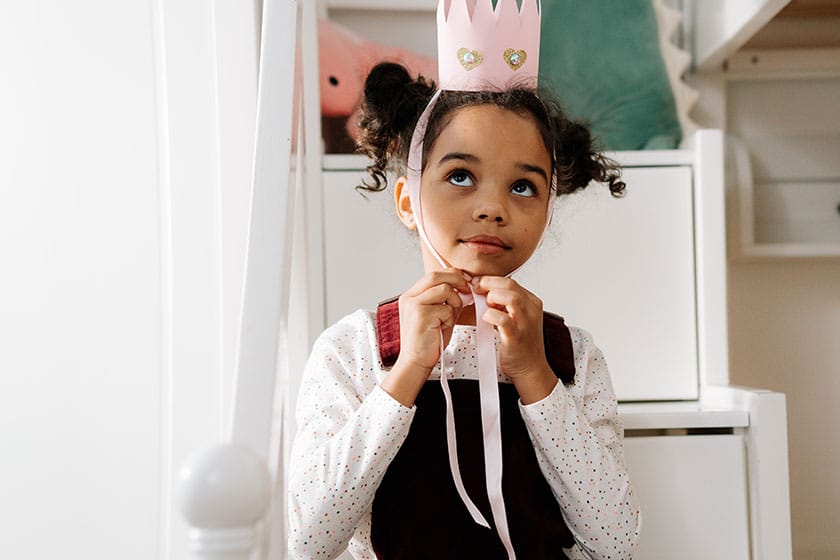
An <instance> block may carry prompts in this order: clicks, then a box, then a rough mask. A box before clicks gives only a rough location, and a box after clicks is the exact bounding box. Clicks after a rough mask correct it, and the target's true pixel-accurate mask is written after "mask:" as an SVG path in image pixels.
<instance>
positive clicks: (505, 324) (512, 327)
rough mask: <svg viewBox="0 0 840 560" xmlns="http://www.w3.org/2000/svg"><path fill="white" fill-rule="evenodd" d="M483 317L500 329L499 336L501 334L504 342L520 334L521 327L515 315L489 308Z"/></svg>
mask: <svg viewBox="0 0 840 560" xmlns="http://www.w3.org/2000/svg"><path fill="white" fill-rule="evenodd" d="M481 319H482V320H483V321H485V322H487V323H490V324H491V325H493V326H494V327H496V328H497V329H498V330H499V336H501V338H502V341H503V342H504V341H506V340H511V339H513V338H516V337H517V336H518V334H519V328H518V326H517V324H516V321H514V319H513V317H511V316H510V315H508V314H507V313H505V312H504V311H500V310H499V309H494V308H492V307H490V308H488V309H487V311H485V312H484V315H482V316H481Z"/></svg>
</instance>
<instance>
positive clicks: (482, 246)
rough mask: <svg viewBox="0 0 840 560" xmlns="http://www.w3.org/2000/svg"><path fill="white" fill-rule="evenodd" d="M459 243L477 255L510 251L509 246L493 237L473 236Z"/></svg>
mask: <svg viewBox="0 0 840 560" xmlns="http://www.w3.org/2000/svg"><path fill="white" fill-rule="evenodd" d="M461 243H463V244H464V245H466V246H467V247H469V248H470V249H473V250H475V251H477V252H479V253H483V254H488V255H494V254H498V253H501V252H503V251H506V250H508V249H510V248H511V247H510V245H508V244H507V243H505V242H504V241H502V240H501V239H499V238H498V237H496V236H494V235H474V236H472V237H467V238H465V239H462V240H461Z"/></svg>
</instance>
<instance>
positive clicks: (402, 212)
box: [394, 177, 417, 229]
mask: <svg viewBox="0 0 840 560" xmlns="http://www.w3.org/2000/svg"><path fill="white" fill-rule="evenodd" d="M394 205H395V206H396V209H397V217H398V218H399V219H400V221H401V222H402V223H403V225H404V226H405V227H407V228H408V229H417V223H416V222H415V221H414V212H412V211H411V199H410V198H409V196H408V179H406V178H405V177H400V178H399V179H397V182H396V183H394Z"/></svg>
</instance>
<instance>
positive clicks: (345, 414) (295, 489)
mask: <svg viewBox="0 0 840 560" xmlns="http://www.w3.org/2000/svg"><path fill="white" fill-rule="evenodd" d="M569 330H570V332H571V336H572V345H573V349H574V359H575V381H574V383H573V384H571V385H567V386H564V385H563V384H562V383H559V382H558V384H557V386H556V387H555V388H554V390H553V391H552V393H551V394H549V395H548V396H547V397H546V398H544V399H543V400H541V401H539V402H536V403H533V404H530V405H527V406H524V405H522V404H521V402H520V404H519V410H520V412H521V414H522V418H523V420H524V421H525V425H526V426H527V429H528V433H529V436H530V438H531V442H532V444H533V446H534V450H535V452H536V456H537V459H538V461H539V464H540V469H541V470H542V473H543V476H545V479H546V481H548V484H549V486H550V487H551V490H552V492H553V494H554V497H555V499H556V500H557V502H558V504H559V505H560V508H561V509H562V511H563V517H564V518H565V520H566V523H567V525H568V527H569V529H570V530H571V531H572V533H573V534H574V536H575V541H576V543H577V545H576V547H575V548H576V550H573V551H567V553H568V554H569V555H570V557H571V558H575V557H579V558H591V559H601V558H603V559H606V558H609V559H619V558H630V557H632V554H633V551H634V550H635V548H636V545H637V542H638V537H639V528H640V524H641V515H640V512H639V504H638V501H637V499H636V497H635V495H634V494H633V490H632V488H631V484H630V480H629V478H628V476H627V470H626V468H625V464H624V456H623V451H622V427H621V423H620V421H619V418H618V403H617V401H616V398H615V394H614V392H613V389H612V384H611V382H610V377H609V372H608V370H607V365H606V362H605V361H604V357H603V355H602V354H601V351H600V350H599V349H598V348H597V347H596V346H595V345H594V344H593V342H592V337H591V335H590V334H589V333H587V332H586V331H584V330H582V329H577V328H574V327H570V328H569ZM474 340H475V327H469V326H460V325H459V326H456V327H455V331H454V333H453V335H452V339H451V340H450V342H449V345H448V346H447V348H446V350H445V353H446V364H447V375H448V377H449V378H450V379H478V371H477V369H476V365H475V360H473V359H472V356H473V355H474V347H475V342H474ZM439 368H440V366H439V365H438V366H437V367H436V368H435V369H434V370H433V371H432V374H431V376H430V379H439V378H440V369H439ZM387 374H388V370H387V369H385V368H383V366H382V364H381V363H380V360H379V349H378V346H377V342H376V331H375V315H374V314H373V313H371V312H367V311H357V312H355V313H353V314H352V315H348V316H347V317H345V318H344V319H342V320H341V321H339V322H338V323H336V324H335V325H333V326H332V327H330V328H328V329H327V330H326V331H324V333H322V334H321V336H320V337H319V338H318V340H317V341H316V342H315V344H314V346H313V349H312V354H311V355H310V357H309V362H308V363H307V365H306V369H305V371H304V375H303V379H302V381H301V388H300V394H299V397H298V406H297V425H298V432H297V434H296V436H295V440H294V444H293V447H292V456H291V463H290V473H289V552H290V555H291V557H292V558H300V559H322V558H324V559H330V558H335V557H337V556H338V555H340V554H341V552H342V551H344V550H345V549H348V550H349V551H350V553H351V554H352V555H353V557H354V558H356V559H359V560H374V559H375V555H374V553H373V550H372V548H371V544H370V523H371V519H370V510H371V504H372V502H373V498H374V494H375V493H376V489H377V488H378V486H379V483H380V482H381V480H382V478H383V476H384V474H385V471H386V469H387V468H388V465H389V464H390V463H391V461H392V460H393V459H394V457H395V456H396V454H397V452H398V451H399V449H400V446H401V445H402V443H403V441H404V440H405V438H406V436H407V435H408V430H409V427H410V425H411V421H412V419H413V417H414V411H415V408H416V407H412V408H406V407H405V406H403V405H401V404H400V403H399V402H397V401H396V400H394V399H393V398H392V397H391V396H390V395H388V393H386V392H385V391H384V390H383V389H382V388H380V387H379V383H380V382H381V381H382V380H383V379H384V378H385V376H386V375H387ZM499 381H500V382H502V383H510V380H509V379H508V378H507V376H505V375H504V374H503V373H501V372H500V373H499ZM406 507H410V505H407V506H406Z"/></svg>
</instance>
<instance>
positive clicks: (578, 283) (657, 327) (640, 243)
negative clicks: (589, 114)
mask: <svg viewBox="0 0 840 560" xmlns="http://www.w3.org/2000/svg"><path fill="white" fill-rule="evenodd" d="M623 178H624V180H625V182H626V183H627V194H626V196H625V197H624V198H621V199H617V198H613V197H612V196H611V195H610V193H609V190H608V189H607V188H606V187H604V186H601V185H590V186H589V188H587V189H585V190H584V191H581V192H579V193H576V194H574V195H571V196H568V197H563V198H561V199H560V200H559V201H558V203H557V208H556V210H555V212H554V217H553V219H552V224H551V233H550V234H549V235H548V236H547V237H546V238H545V239H544V241H543V243H542V246H541V248H540V249H539V250H538V251H537V253H536V254H535V255H534V256H533V257H532V259H531V261H529V263H528V264H527V265H526V266H525V267H524V268H523V269H522V271H521V272H520V273H517V275H516V276H517V278H518V279H519V281H520V282H522V284H523V285H525V286H526V287H528V288H529V289H530V290H531V291H533V292H534V293H536V294H537V295H539V296H540V297H541V298H542V300H543V302H544V306H545V309H547V310H549V311H552V312H554V313H557V314H558V315H561V316H563V317H565V318H566V322H567V323H568V324H570V325H575V326H579V327H582V328H584V329H587V330H589V331H591V332H592V334H593V336H594V340H595V342H596V344H598V346H599V347H600V348H601V350H603V352H604V355H605V356H606V359H607V363H608V364H609V365H610V372H611V375H612V379H613V384H614V386H615V390H616V393H617V394H618V395H619V398H620V399H621V400H625V401H626V400H652V399H694V398H697V386H698V369H697V317H696V312H695V270H694V231H693V227H694V226H693V207H692V173H691V167H690V166H675V167H631V168H627V169H625V171H624V174H623Z"/></svg>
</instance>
